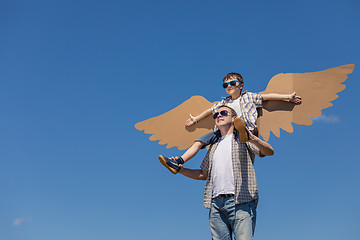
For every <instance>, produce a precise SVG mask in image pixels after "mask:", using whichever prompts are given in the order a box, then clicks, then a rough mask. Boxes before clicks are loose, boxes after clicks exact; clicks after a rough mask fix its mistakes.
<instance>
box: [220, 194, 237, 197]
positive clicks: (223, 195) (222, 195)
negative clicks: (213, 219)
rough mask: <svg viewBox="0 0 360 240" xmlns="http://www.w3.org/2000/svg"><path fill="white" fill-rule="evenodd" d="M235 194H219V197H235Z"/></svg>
mask: <svg viewBox="0 0 360 240" xmlns="http://www.w3.org/2000/svg"><path fill="white" fill-rule="evenodd" d="M233 196H234V194H219V196H218V197H221V198H227V197H233Z"/></svg>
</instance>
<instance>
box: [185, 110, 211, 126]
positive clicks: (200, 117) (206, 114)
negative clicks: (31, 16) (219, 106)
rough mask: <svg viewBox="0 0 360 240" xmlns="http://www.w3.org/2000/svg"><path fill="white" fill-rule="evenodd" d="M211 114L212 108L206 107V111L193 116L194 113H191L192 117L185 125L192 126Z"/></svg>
mask: <svg viewBox="0 0 360 240" xmlns="http://www.w3.org/2000/svg"><path fill="white" fill-rule="evenodd" d="M210 114H211V108H209V109H206V110H205V111H203V112H202V113H200V114H199V115H198V116H193V115H191V114H190V118H189V119H188V120H186V122H185V126H187V127H190V126H191V125H193V124H195V123H197V122H198V121H200V120H203V119H204V118H206V117H207V116H209V115H210Z"/></svg>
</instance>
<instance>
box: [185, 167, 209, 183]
mask: <svg viewBox="0 0 360 240" xmlns="http://www.w3.org/2000/svg"><path fill="white" fill-rule="evenodd" d="M179 173H180V174H182V175H184V176H185V177H188V178H192V179H195V180H206V179H207V177H208V173H207V172H205V171H204V170H202V169H189V168H183V167H182V166H181V168H180V170H179Z"/></svg>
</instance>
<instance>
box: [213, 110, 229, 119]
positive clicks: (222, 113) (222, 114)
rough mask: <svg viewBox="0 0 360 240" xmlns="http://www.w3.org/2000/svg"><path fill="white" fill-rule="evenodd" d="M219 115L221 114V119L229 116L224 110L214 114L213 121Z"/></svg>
mask: <svg viewBox="0 0 360 240" xmlns="http://www.w3.org/2000/svg"><path fill="white" fill-rule="evenodd" d="M219 114H221V116H223V117H226V116H227V115H229V112H228V111H226V110H222V111H220V112H216V113H215V114H214V115H213V119H217V117H218V116H219Z"/></svg>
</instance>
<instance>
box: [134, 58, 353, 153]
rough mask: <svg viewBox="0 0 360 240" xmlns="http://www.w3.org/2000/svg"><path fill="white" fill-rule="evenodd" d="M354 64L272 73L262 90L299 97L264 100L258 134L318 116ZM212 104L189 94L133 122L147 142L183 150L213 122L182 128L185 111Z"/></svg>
mask: <svg viewBox="0 0 360 240" xmlns="http://www.w3.org/2000/svg"><path fill="white" fill-rule="evenodd" d="M354 67H355V66H354V64H349V65H343V66H339V67H335V68H331V69H327V70H324V71H320V72H311V73H286V74H283V73H281V74H277V75H275V76H274V77H273V78H272V79H271V80H270V82H269V83H268V86H267V88H266V89H265V91H264V92H262V93H282V94H290V93H292V92H294V91H295V92H296V94H297V95H298V96H301V97H302V103H301V104H300V105H295V104H293V103H290V102H284V101H267V102H264V104H263V109H261V110H260V114H259V118H258V122H257V124H258V128H259V134H260V135H261V136H262V137H263V138H264V140H265V141H268V140H269V137H270V131H271V132H273V134H274V135H275V136H277V137H280V128H281V129H283V130H285V131H287V132H289V133H292V132H293V131H294V130H293V127H292V123H296V124H298V125H311V124H312V121H311V120H310V118H315V117H318V116H320V115H321V110H322V109H324V108H328V107H331V106H332V104H331V103H330V102H331V101H333V100H335V99H336V98H337V97H338V96H337V95H336V94H337V93H338V92H340V91H342V90H344V89H345V85H342V84H341V83H342V82H343V81H345V80H346V78H347V75H348V74H350V73H351V72H352V71H353V70H354ZM213 104H214V103H210V102H209V101H208V100H206V99H205V98H203V97H201V96H193V97H191V98H190V99H189V100H187V101H185V102H184V103H182V104H181V105H179V106H178V107H176V108H174V109H172V110H170V111H168V112H166V113H164V114H162V115H160V116H157V117H153V118H150V119H148V120H145V121H142V122H139V123H137V124H135V128H136V129H138V130H140V131H142V130H144V131H145V133H146V134H153V135H152V136H151V137H150V138H149V139H150V140H151V141H157V140H160V141H159V144H161V145H163V144H168V145H167V148H171V147H175V146H177V147H178V148H179V150H184V149H187V148H188V147H190V146H191V145H192V143H193V142H194V140H195V139H197V138H198V137H200V136H202V135H205V134H206V133H209V132H211V131H213V127H214V125H215V124H214V120H213V119H212V117H211V116H209V117H207V118H206V119H204V120H202V121H200V122H199V123H197V124H195V125H193V126H191V127H185V121H186V120H187V119H188V118H189V114H190V113H191V114H192V115H194V116H197V115H199V114H200V113H202V112H203V111H204V110H206V109H208V108H210V107H211V106H212V105H213Z"/></svg>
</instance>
